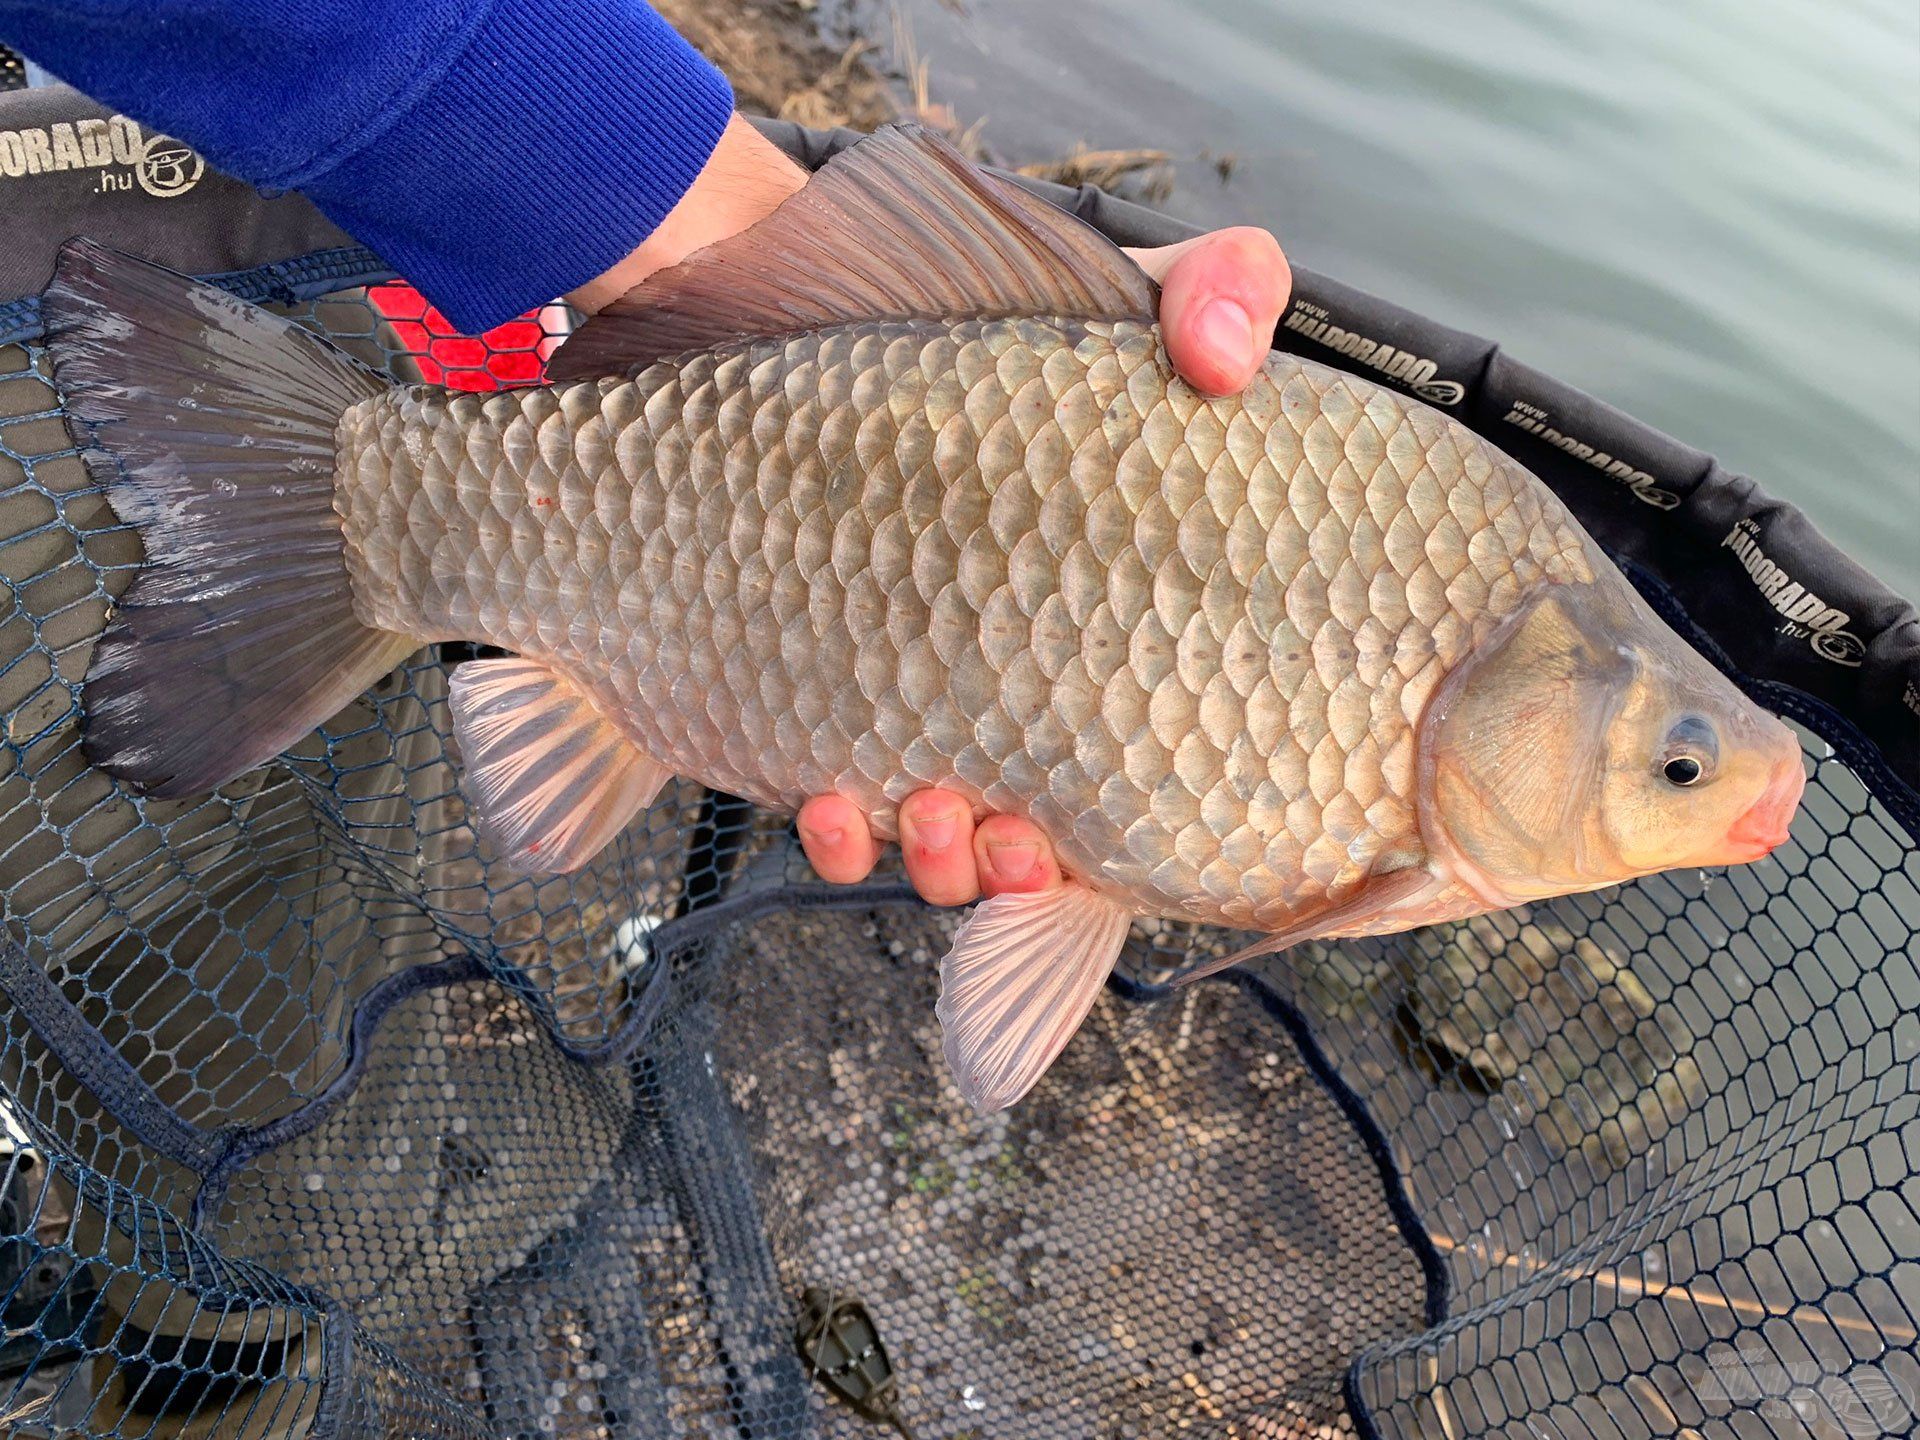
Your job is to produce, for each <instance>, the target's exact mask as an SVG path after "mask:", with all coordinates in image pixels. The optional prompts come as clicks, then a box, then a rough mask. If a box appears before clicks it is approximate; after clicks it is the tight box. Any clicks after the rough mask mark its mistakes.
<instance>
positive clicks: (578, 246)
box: [0, 0, 733, 332]
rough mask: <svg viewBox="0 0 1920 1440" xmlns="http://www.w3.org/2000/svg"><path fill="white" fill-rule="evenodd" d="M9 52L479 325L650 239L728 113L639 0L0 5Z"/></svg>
mask: <svg viewBox="0 0 1920 1440" xmlns="http://www.w3.org/2000/svg"><path fill="white" fill-rule="evenodd" d="M0 39H4V40H5V41H6V42H7V43H8V44H10V45H12V46H14V47H15V48H17V49H19V50H20V51H21V52H23V53H24V54H26V55H27V56H28V57H29V58H30V59H32V60H34V61H36V62H38V63H39V64H40V65H42V66H44V67H45V68H46V69H47V70H49V71H51V72H52V73H53V74H55V75H58V76H59V77H60V78H62V79H64V80H66V81H68V82H69V83H71V84H73V85H74V86H76V87H77V88H79V89H81V90H83V91H86V92H87V93H88V94H90V95H92V96H93V97H94V98H95V99H97V100H100V101H101V102H103V103H105V104H109V105H112V106H114V107H116V108H117V109H119V110H121V111H122V112H124V113H125V114H127V115H130V116H132V117H134V118H135V119H137V120H140V121H141V122H143V123H145V124H148V125H151V126H152V127H154V128H156V129H160V130H164V131H166V132H167V133H168V134H171V135H173V136H176V137H177V138H179V139H181V140H184V141H186V142H187V143H188V144H190V145H192V146H194V148H196V149H197V150H199V151H200V152H201V153H202V154H204V155H206V156H207V158H208V159H209V160H210V161H212V162H213V163H214V164H215V165H217V166H219V167H220V168H221V169H223V170H226V171H228V172H229V173H231V174H235V175H238V176H240V177H241V178H243V179H246V180H248V181H251V182H252V183H254V184H255V185H259V186H261V187H263V188H266V189H269V190H279V189H289V190H299V191H301V192H302V193H304V194H305V195H307V196H308V197H309V198H311V199H312V200H313V201H314V202H315V203H317V204H318V205H319V206H320V208H321V209H322V210H324V211H325V212H326V213H327V215H328V216H329V217H331V218H332V219H333V221H334V222H335V223H336V224H338V225H339V226H340V227H341V228H342V229H344V230H346V231H347V232H348V233H349V234H351V235H353V236H355V237H356V238H358V239H359V240H360V241H361V242H362V243H363V244H365V245H367V246H369V247H371V248H372V249H373V250H375V251H377V252H378V253H379V254H380V255H381V256H382V257H383V258H384V259H385V260H386V261H387V262H388V263H389V264H391V265H392V266H393V267H394V268H395V269H396V270H398V271H399V272H400V273H402V274H403V275H405V276H406V277H407V278H408V279H409V280H411V281H412V282H413V283H414V284H415V285H417V286H418V287H419V288H420V289H421V290H422V291H424V292H425V293H426V295H427V297H428V299H430V300H432V301H433V302H434V304H436V305H437V306H439V307H440V309H441V310H442V311H443V312H444V313H445V314H446V315H447V317H448V318H449V319H450V320H451V321H452V322H453V323H454V324H455V325H457V326H459V327H460V328H461V329H463V330H466V331H469V332H473V331H479V330H483V329H486V328H489V327H491V326H493V325H495V324H497V323H499V322H500V321H503V320H506V319H508V318H510V317H512V316H514V315H517V314H519V313H521V312H522V311H524V310H526V309H528V308H530V307H531V306H534V305H538V304H541V303H544V302H545V301H547V300H551V299H552V298H554V297H555V296H556V295H560V294H564V293H565V292H566V291H568V290H571V289H573V288H574V287H575V286H578V285H580V284H582V283H583V282H585V281H587V280H589V279H591V278H592V277H593V276H595V275H598V274H600V273H601V272H602V271H604V270H606V269H607V268H608V267H609V266H611V265H613V264H614V263H615V262H616V261H618V260H619V259H620V258H621V257H623V256H624V255H626V254H627V253H628V252H629V251H631V250H632V249H633V248H634V247H635V246H637V245H638V244H639V243H640V242H641V241H642V240H644V239H645V238H646V237H647V235H648V234H649V233H650V232H651V231H652V230H653V228H654V227H655V226H656V225H658V224H659V223H660V221H661V219H662V218H664V217H665V215H666V213H667V212H668V211H669V210H670V209H672V208H673V206H674V204H675V203H676V202H677V201H678V200H679V198H680V196H681V195H682V194H684V193H685V191H686V189H687V187H688V186H689V185H691V184H692V183H693V179H694V177H695V176H696V175H698V174H699V173H700V169H701V167H702V166H703V165H704V164H705V163H706V160H707V157H708V156H709V155H710V154H711V153H712V151H713V148H714V146H715V145H716V144H717V143H718V141H719V138H720V132H721V131H722V130H723V129H724V128H725V127H726V123H727V119H728V117H729V115H730V114H731V113H732V109H733V95H732V91H731V90H730V89H729V87H728V85H727V82H726V79H725V78H724V77H723V76H722V75H721V74H720V72H719V71H717V70H716V69H714V68H713V66H711V65H710V64H708V63H707V62H706V61H705V60H704V59H702V58H701V56H700V55H699V54H698V53H696V52H695V51H694V50H693V49H692V48H691V47H690V46H689V45H688V44H687V43H686V42H685V41H684V40H682V39H681V38H680V37H679V35H677V34H676V33H674V31H673V30H672V29H671V28H670V27H669V26H668V25H667V24H666V22H665V21H663V20H662V19H661V18H660V17H659V16H658V15H657V14H655V13H654V12H653V10H651V9H650V8H648V7H647V6H646V5H644V4H641V3H640V0H568V3H566V4H553V3H551V0H407V3H406V4H401V5H396V4H393V3H391V0H141V3H137V4H136V3H128V0H62V3H59V4H53V3H28V0H0Z"/></svg>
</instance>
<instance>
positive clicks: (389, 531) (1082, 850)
mask: <svg viewBox="0 0 1920 1440" xmlns="http://www.w3.org/2000/svg"><path fill="white" fill-rule="evenodd" d="M340 433H341V437H342V479H341V485H340V502H339V503H340V508H341V512H342V514H343V516H344V518H345V525H346V535H347V540H348V554H349V561H350V567H351V569H352V572H353V579H354V587H355V594H356V599H357V603H358V605H359V607H360V612H361V618H362V619H363V620H364V621H366V623H368V624H371V625H376V626H379V627H381V628H384V629H389V630H395V631H400V632H402V633H406V634H412V635H418V636H421V637H423V638H466V639H480V640H484V641H487V642H489V643H492V644H495V645H499V646H502V647H504V648H506V649H509V650H513V651H516V652H518V653H521V654H525V655H528V656H532V657H536V658H541V659H546V660H549V661H551V662H553V663H554V664H555V665H556V666H557V667H558V668H560V669H561V670H562V671H563V672H564V673H566V674H568V675H569V676H571V677H572V678H573V679H574V680H575V681H576V682H578V683H579V684H581V685H582V687H583V688H585V689H586V690H588V692H589V693H590V694H592V695H593V696H594V698H595V700H596V702H597V703H598V704H599V705H600V706H602V707H603V708H604V709H605V710H606V711H607V713H608V714H609V715H611V716H613V717H614V718H615V719H616V720H617V721H618V722H619V723H620V724H622V725H623V726H624V727H625V728H626V729H627V730H628V732H629V733H630V734H631V735H632V737H633V739H634V740H635V741H636V743H637V744H639V745H640V746H641V747H642V748H643V749H644V750H646V751H647V753H648V754H649V755H651V756H653V757H655V758H656V759H658V760H660V761H661V762H663V763H665V764H667V765H669V766H671V767H672V768H674V769H675V770H677V771H680V772H682V773H685V774H688V775H691V776H695V777H697V778H699V779H700V780H702V781H704V782H706V783H708V784H711V785H714V786H717V787H719V788H721V789H724V790H727V791H731V792H732V793H735V794H738V795H743V796H746V797H749V798H751V799H753V800H756V801H758V802H760V803H763V804H768V805H775V806H780V807H783V808H786V809H789V810H791V809H794V808H797V807H798V805H799V804H800V803H801V801H803V800H804V799H805V798H807V797H808V796H809V795H816V794H824V793H828V792H838V793H840V794H843V795H845V796H847V797H848V798H849V799H851V800H853V801H854V802H856V803H857V804H859V805H861V806H862V807H863V808H865V809H867V810H869V811H870V812H871V813H872V814H873V816H874V820H875V825H876V829H877V830H878V831H879V832H880V833H882V834H891V833H892V832H893V825H894V806H895V804H897V802H898V801H899V800H900V799H902V798H904V797H905V796H906V795H907V794H908V793H910V792H911V791H913V790H915V789H919V788H921V787H923V786H929V785H941V786H946V787H948V788H951V789H955V790H957V791H959V792H960V793H962V794H964V795H966V796H968V797H969V798H970V799H971V800H972V801H973V802H974V803H975V805H976V807H977V808H978V809H980V810H981V811H998V812H1005V813H1015V814H1025V815H1028V816H1030V817H1031V818H1032V819H1034V820H1035V821H1036V822H1038V823H1039V824H1040V826H1041V827H1042V828H1043V829H1044V830H1045V831H1046V832H1047V834H1048V835H1049V836H1051V837H1052V839H1053V840H1054V842H1055V844H1056V845H1057V846H1058V847H1059V850H1060V854H1061V859H1062V862H1063V864H1064V865H1065V866H1066V867H1067V868H1068V869H1069V870H1070V871H1071V872H1074V873H1077V874H1080V875H1082V876H1086V877H1088V878H1090V879H1092V880H1093V881H1094V883H1096V885H1097V886H1098V888H1101V889H1103V890H1105V891H1107V892H1108V893H1111V894H1114V895H1116V896H1117V897H1120V898H1122V899H1124V900H1125V901H1126V903H1128V904H1129V905H1130V906H1132V907H1133V908H1135V909H1136V910H1138V911H1140V912H1143V913H1157V914H1164V915H1180V916H1190V917H1193V918H1197V919H1202V920H1208V921H1216V922H1222V923H1228V924H1234V925H1243V926H1256V927H1260V928H1271V927H1276V926H1278V925H1280V924H1282V923H1284V922H1285V920H1286V919H1287V918H1288V917H1289V916H1291V915H1294V914H1297V913H1299V912H1300V911H1301V910H1303V909H1306V908H1310V907H1314V906H1317V905H1318V904H1320V903H1322V902H1324V901H1325V900H1326V899H1328V898H1329V897H1331V898H1334V899H1338V898H1342V897H1343V896H1344V895H1345V894H1346V893H1348V892H1349V891H1351V890H1352V888H1353V887H1354V886H1356V885H1357V884H1358V883H1359V882H1360V881H1361V880H1363V879H1364V878H1365V876H1366V875H1367V874H1369V873H1370V872H1374V871H1377V870H1382V869H1390V868H1396V867H1398V866H1402V865H1407V864H1415V863H1419V861H1420V860H1421V859H1422V858H1423V854H1424V852H1423V848H1422V843H1421V839H1420V832H1419V826H1418V819H1417V815H1416V813H1415V806H1416V801H1415V768H1416V767H1415V729H1416V725H1417V722H1418V719H1419V716H1420V714H1421V712H1422V710H1423V708H1424V706H1425V704H1426V701H1427V699H1428V697H1429V696H1430V695H1431V693H1432V691H1433V688H1434V686H1435V685H1436V684H1437V683H1438V681H1439V679H1440V678H1441V676H1443V675H1444V674H1445V673H1446V671H1447V670H1448V669H1449V668H1450V667H1451V666H1452V665H1454V664H1456V663H1458V662H1459V661H1460V660H1461V659H1462V658H1463V657H1464V656H1466V655H1467V654H1468V653H1469V651H1470V649H1471V647H1472V646H1473V644H1474V642H1475V640H1476V639H1477V638H1478V637H1480V636H1482V635H1484V634H1486V633H1487V631H1488V630H1489V629H1491V628H1492V627H1493V626H1494V625H1496V624H1497V623H1498V622H1499V620H1500V619H1501V618H1502V617H1503V616H1505V615H1507V614H1509V613H1511V612H1512V611H1513V609H1514V608H1515V607H1516V606H1518V605H1519V604H1520V603H1521V602H1522V600H1523V599H1524V598H1525V597H1526V596H1527V595H1528V594H1529V593H1530V592H1531V591H1532V590H1533V589H1534V588H1535V587H1537V586H1538V585H1540V584H1541V583H1542V582H1543V581H1545V580H1547V579H1549V578H1557V579H1564V580H1583V579H1586V578H1589V577H1590V576H1591V574H1592V573H1593V570H1592V567H1593V565H1594V563H1595V557H1594V556H1593V555H1592V553H1591V552H1590V551H1589V550H1588V548H1587V543H1588V542H1587V541H1586V540H1585V538H1584V536H1583V535H1582V534H1581V532H1580V531H1579V530H1578V528H1577V527H1576V526H1575V524H1574V523H1573V522H1572V520H1571V519H1570V518H1569V517H1568V516H1567V514H1566V513H1565V511H1564V510H1563V509H1562V508H1561V506H1560V505H1559V504H1558V502H1557V501H1555V500H1554V499H1553V498H1552V496H1551V495H1549V494H1548V492H1547V491H1546V490H1545V489H1544V488H1543V487H1542V486H1541V485H1540V484H1539V483H1538V482H1537V481H1535V480H1533V479H1532V478H1531V477H1530V476H1528V475H1527V473H1526V472H1525V471H1524V470H1522V469H1521V468H1520V467H1518V466H1517V465H1515V464H1514V463H1513V462H1512V461H1510V460H1508V459H1506V458H1505V457H1504V456H1502V455H1500V454H1499V453H1498V452H1497V451H1495V450H1494V449H1493V448H1492V447H1491V446H1489V445H1487V444H1486V443H1485V442H1484V441H1482V440H1481V439H1479V438H1478V437H1476V436H1474V435H1473V434H1472V433H1471V432H1469V431H1467V430H1466V429H1464V428H1463V427H1461V426H1459V425H1457V424H1455V423H1454V422H1452V421H1450V420H1448V419H1447V418H1446V417H1444V416H1442V415H1440V414H1439V413H1437V412H1435V411H1433V410H1431V409H1429V408H1428V407H1426V406H1423V405H1419V404H1417V403H1416V402H1413V401H1409V400H1406V399H1404V398H1402V397H1400V396H1398V395H1395V394H1393V393H1392V392H1390V391H1387V390H1385V389H1382V388H1380V387H1378V386H1375V385H1372V384H1369V383H1367V382H1365V381H1362V380H1358V379H1355V378H1353V377H1350V376H1347V375H1344V374H1341V373H1339V372H1337V371H1334V370H1331V369H1328V368H1326V367H1324V366H1319V365H1315V364H1313V363H1311V362H1308V361H1303V360H1299V359H1296V358H1293V357H1289V356H1274V357H1273V358H1272V359H1271V360H1270V361H1269V362H1268V364H1267V366H1266V368H1265V370H1264V371H1263V373H1262V374H1261V375H1260V376H1259V377H1258V378H1257V379H1256V380H1255V381H1254V383H1253V384H1252V385H1251V386H1250V387H1248V389H1247V390H1246V391H1245V392H1243V393H1242V394H1240V395H1238V396H1234V397H1231V398H1227V399H1210V398H1207V397H1205V396H1202V395H1200V394H1198V393H1197V392H1196V391H1194V390H1193V389H1191V388H1190V387H1188V386H1186V385H1185V384H1183V383H1181V382H1179V381H1177V380H1175V379H1173V378H1172V377H1171V374H1170V371H1169V369H1168V366H1167V362H1166V360H1165V357H1164V353H1163V352H1162V351H1161V349H1160V346H1159V342H1158V336H1157V332H1156V331H1155V330H1154V329H1153V328H1152V327H1148V326H1143V325H1139V324H1133V323H1121V324H1104V323H1089V324H1080V323H1075V324H1065V325H1061V324H1055V323H1052V322H1046V321H1039V320H1001V321H974V322H966V323H961V324H955V325H935V324H921V323H910V324H903V323H875V324H862V325H852V326H847V327H843V328H838V329H834V330H828V331H820V332H814V333H810V334H805V335H799V336H795V337H792V338H790V339H785V340H769V341H762V342H758V343H755V344H752V345H750V346H746V347H743V348H741V349H739V350H736V351H732V352H727V353H716V354H702V355H698V356H694V357H691V358H688V359H686V360H684V361H682V362H680V363H679V364H678V365H672V364H662V365H658V366H655V367H652V368H651V369H649V370H647V371H645V372H643V373H642V374H641V375H639V376H638V377H636V378H634V379H632V380H622V381H603V382H600V383H597V384H576V385H565V386H558V387H554V388H551V389H538V390H520V391H510V392H506V393H501V394H492V395H459V396H450V395H446V394H442V393H438V392H426V391H407V392H397V393H395V394H393V395H390V396H384V397H381V398H378V399H375V400H372V401H369V402H367V403H365V404H363V405H361V406H359V407H357V409H356V410H355V411H353V412H350V413H349V415H348V416H347V417H346V419H345V420H343V422H342V425H341V432H340Z"/></svg>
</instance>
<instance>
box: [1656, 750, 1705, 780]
mask: <svg viewBox="0 0 1920 1440" xmlns="http://www.w3.org/2000/svg"><path fill="white" fill-rule="evenodd" d="M1660 773H1661V774H1662V775H1664V776H1666V777H1667V783H1668V784H1669V785H1691V784H1693V783H1694V782H1695V781H1697V780H1698V779H1699V778H1700V777H1701V776H1702V775H1704V774H1706V771H1705V770H1704V769H1702V768H1701V765H1700V762H1699V761H1698V760H1696V759H1694V758H1693V756H1691V755H1676V756H1674V757H1673V758H1672V759H1671V760H1669V761H1667V763H1666V764H1665V765H1662V766H1661V767H1660Z"/></svg>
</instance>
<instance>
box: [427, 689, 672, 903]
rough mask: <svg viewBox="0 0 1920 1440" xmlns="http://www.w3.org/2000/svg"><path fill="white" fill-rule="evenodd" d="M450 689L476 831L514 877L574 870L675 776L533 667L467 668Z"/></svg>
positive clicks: (581, 697)
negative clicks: (522, 874) (524, 874)
mask: <svg viewBox="0 0 1920 1440" xmlns="http://www.w3.org/2000/svg"><path fill="white" fill-rule="evenodd" d="M448 688H449V691H450V695H449V699H450V701H451V704H452V707H453V732H454V736H455V738H456V739H457V740H458V741H459V743H460V754H461V758H462V759H463V760H464V762H465V767H466V773H465V784H466V790H467V799H468V803H469V804H470V805H471V807H472V810H473V817H474V823H475V825H476V827H477V828H478V829H479V830H480V832H481V834H482V835H483V836H485V837H486V838H487V839H488V840H489V841H490V842H491V846H492V849H493V851H494V853H496V854H498V855H499V856H500V857H501V859H502V860H503V861H504V862H505V863H506V864H507V866H508V867H509V868H511V869H514V870H517V871H520V872H522V873H539V874H562V873H564V872H566V871H569V870H577V869H579V868H580V867H581V866H582V865H584V864H586V863H587V861H589V860H591V859H592V858H593V857H594V856H595V855H596V854H598V853H599V852H600V851H601V849H603V848H604V847H605V846H606V845H607V844H608V843H609V842H610V841H611V840H612V839H613V838H614V836H616V835H618V834H619V833H620V832H621V830H623V829H625V828H626V826H627V824H628V822H629V821H631V820H632V819H633V817H634V816H635V815H637V814H639V812H640V811H641V810H643V809H644V808H645V807H646V806H648V805H649V804H651V803H652V802H653V799H654V797H655V796H657V795H658V794H659V793H660V788H661V787H662V786H663V785H665V784H666V783H667V780H668V779H669V778H670V777H671V776H672V774H673V772H672V771H670V770H668V769H667V768H666V767H665V766H664V765H660V764H658V763H656V762H655V761H654V760H652V759H650V758H648V757H647V756H646V755H645V754H643V753H642V752H641V751H640V749H639V747H638V746H636V745H635V744H634V743H633V742H632V741H631V740H629V739H628V738H627V737H626V736H625V735H623V734H622V733H621V732H620V731H619V730H617V729H616V728H615V727H614V726H613V725H612V724H611V723H610V722H609V721H608V720H607V719H606V718H605V717H604V716H602V715H601V714H600V712H599V711H598V710H596V709H595V708H594V707H593V704H592V702H591V701H589V700H588V699H587V697H586V696H585V695H583V694H581V692H580V690H579V689H578V688H577V687H576V686H575V685H574V684H573V682H572V681H570V680H568V679H567V678H566V677H565V676H564V675H561V674H559V673H558V672H556V671H554V670H552V669H551V668H549V667H548V666H546V665H543V664H541V663H540V662H539V661H537V660H523V659H507V660H475V661H471V662H469V663H468V664H465V665H462V666H460V667H459V668H458V669H456V670H455V671H454V672H453V678H452V680H451V681H450V682H449V686H448Z"/></svg>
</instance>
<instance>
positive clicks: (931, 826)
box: [913, 815, 960, 850]
mask: <svg viewBox="0 0 1920 1440" xmlns="http://www.w3.org/2000/svg"><path fill="white" fill-rule="evenodd" d="M959 823H960V822H959V821H957V820H955V819H954V818H953V816H951V815H941V816H938V817H936V818H935V819H932V820H915V821H914V822H913V838H914V839H916V840H918V841H919V842H920V843H921V844H922V845H924V846H926V847H927V849H929V850H944V849H946V848H947V846H949V845H951V844H952V843H953V832H954V828H955V827H956V826H957V825H958V824H959Z"/></svg>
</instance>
